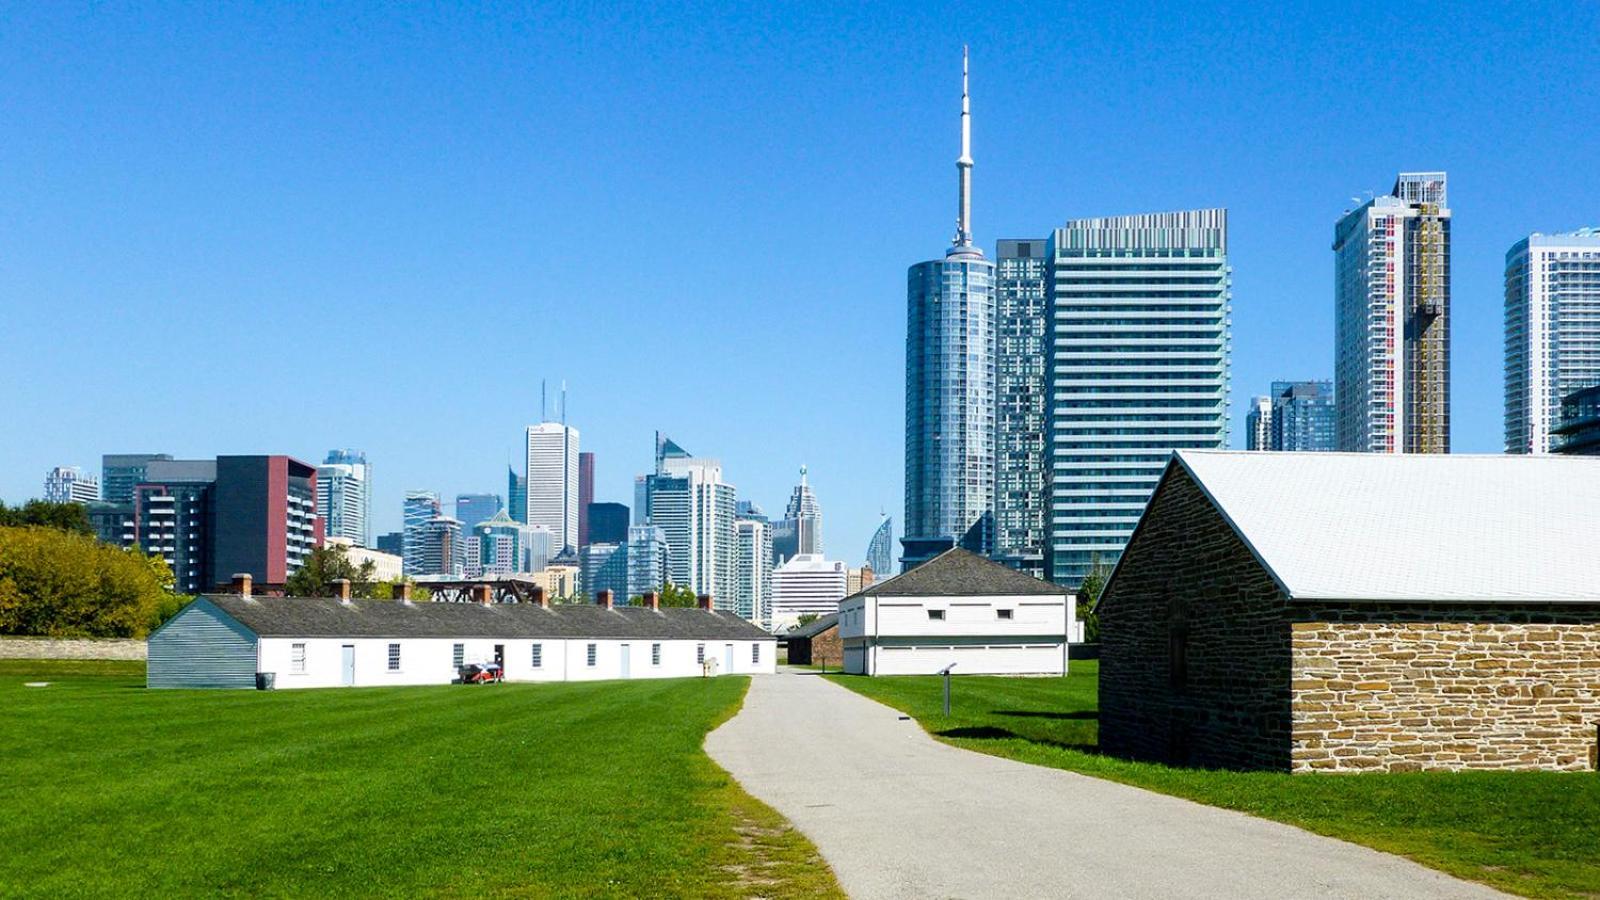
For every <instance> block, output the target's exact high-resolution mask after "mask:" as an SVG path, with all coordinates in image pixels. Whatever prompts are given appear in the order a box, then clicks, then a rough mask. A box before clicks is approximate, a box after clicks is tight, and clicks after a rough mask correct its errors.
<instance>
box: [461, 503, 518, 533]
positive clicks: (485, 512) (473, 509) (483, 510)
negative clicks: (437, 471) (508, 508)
mask: <svg viewBox="0 0 1600 900" xmlns="http://www.w3.org/2000/svg"><path fill="white" fill-rule="evenodd" d="M504 508H505V506H504V504H502V503H501V502H500V495H499V494H457V495H456V518H457V519H460V520H461V531H462V533H463V534H472V533H473V529H474V528H476V527H478V523H480V522H487V521H489V520H490V519H491V518H493V517H494V514H495V513H497V512H499V511H500V510H502V509H504ZM506 518H508V519H510V518H511V516H510V515H509V514H507V516H506ZM511 521H513V522H515V521H516V520H515V519H511Z"/></svg>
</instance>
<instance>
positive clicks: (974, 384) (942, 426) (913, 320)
mask: <svg viewBox="0 0 1600 900" xmlns="http://www.w3.org/2000/svg"><path fill="white" fill-rule="evenodd" d="M966 69H967V65H966V52H965V51H963V52H962V61H961V156H960V157H959V158H958V159H957V160H956V172H957V176H958V179H959V193H958V204H957V215H956V234H955V238H954V240H953V241H952V243H951V246H950V249H949V250H947V251H945V255H944V258H943V259H936V260H930V261H928V262H922V263H917V264H916V265H914V266H912V267H911V268H910V270H909V271H908V272H907V279H906V280H907V285H906V309H907V315H906V518H905V536H904V537H903V538H901V541H900V543H901V545H902V547H903V549H904V555H903V556H902V558H901V559H902V563H903V564H904V565H905V566H906V567H907V568H910V567H911V566H915V565H917V564H918V563H921V562H922V561H924V560H927V559H931V558H932V557H933V556H935V555H937V554H938V553H941V552H943V551H945V550H947V549H949V548H950V547H951V546H953V545H955V544H958V543H959V544H961V545H962V546H965V547H967V548H968V549H971V550H975V551H977V552H979V553H984V554H987V553H989V552H990V549H991V545H992V543H993V540H992V537H993V519H994V477H995V461H994V454H995V360H994V341H995V332H994V319H995V306H994V264H993V263H991V262H990V261H988V260H987V259H984V257H983V251H981V250H979V249H978V248H977V247H975V246H973V244H972V223H971V199H972V191H971V184H972V154H971V126H970V122H971V119H970V115H969V108H968V106H969V104H968V96H967V71H966Z"/></svg>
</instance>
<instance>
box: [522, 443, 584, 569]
mask: <svg viewBox="0 0 1600 900" xmlns="http://www.w3.org/2000/svg"><path fill="white" fill-rule="evenodd" d="M527 450H528V460H527V462H528V467H527V473H528V514H527V522H528V524H529V525H543V526H544V527H546V528H548V529H550V535H551V537H553V538H554V539H555V542H556V549H557V551H558V552H559V551H561V550H564V549H566V548H567V547H571V548H572V549H573V551H574V552H576V551H577V544H578V429H576V428H572V427H569V426H567V425H563V424H562V423H560V422H544V423H542V424H539V425H530V426H529V427H528V430H527Z"/></svg>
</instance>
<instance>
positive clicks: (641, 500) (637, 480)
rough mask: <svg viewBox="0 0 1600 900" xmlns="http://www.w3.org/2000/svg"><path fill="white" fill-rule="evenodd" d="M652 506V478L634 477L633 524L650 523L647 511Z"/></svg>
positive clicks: (645, 476) (646, 476)
mask: <svg viewBox="0 0 1600 900" xmlns="http://www.w3.org/2000/svg"><path fill="white" fill-rule="evenodd" d="M649 505H650V476H649V475H635V476H633V519H632V522H631V524H633V525H643V524H645V523H647V522H648V521H649V514H648V513H647V512H646V509H647V508H648V507H649Z"/></svg>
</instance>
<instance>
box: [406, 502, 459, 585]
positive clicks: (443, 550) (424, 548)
mask: <svg viewBox="0 0 1600 900" xmlns="http://www.w3.org/2000/svg"><path fill="white" fill-rule="evenodd" d="M414 547H415V549H416V554H415V562H413V557H411V556H407V557H406V559H405V565H406V567H407V572H406V574H407V575H444V576H446V577H450V578H460V577H462V575H463V574H464V571H465V568H466V544H465V543H464V542H463V540H462V534H461V520H460V519H457V518H455V517H453V516H445V515H438V516H434V517H433V518H431V519H429V520H428V521H426V522H423V523H422V524H421V526H419V527H418V528H417V536H416V541H415V544H414Z"/></svg>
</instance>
